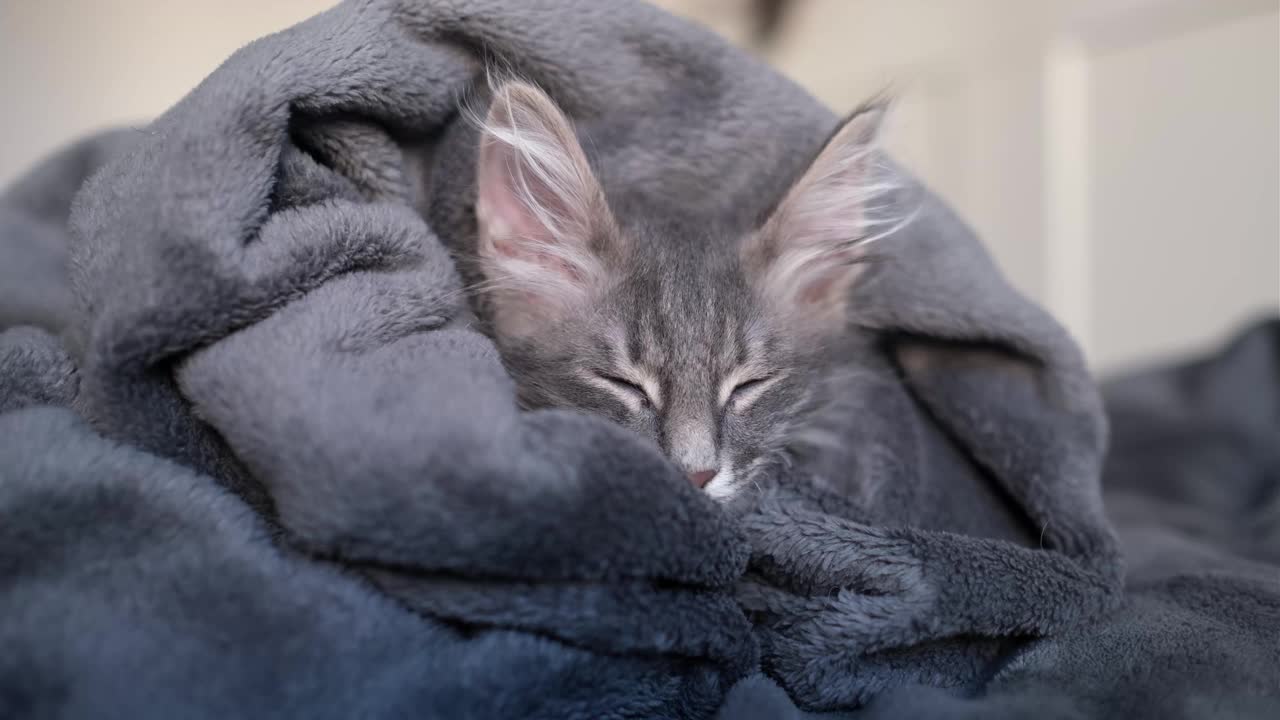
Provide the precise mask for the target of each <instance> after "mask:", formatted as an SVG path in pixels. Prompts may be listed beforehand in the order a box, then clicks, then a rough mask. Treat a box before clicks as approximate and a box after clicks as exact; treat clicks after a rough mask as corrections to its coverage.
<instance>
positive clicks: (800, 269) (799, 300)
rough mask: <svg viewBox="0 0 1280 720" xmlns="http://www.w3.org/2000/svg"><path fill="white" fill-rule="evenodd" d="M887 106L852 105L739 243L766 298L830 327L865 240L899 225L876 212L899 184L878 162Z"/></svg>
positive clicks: (835, 325)
mask: <svg viewBox="0 0 1280 720" xmlns="http://www.w3.org/2000/svg"><path fill="white" fill-rule="evenodd" d="M886 110H887V104H886V103H885V102H883V101H876V102H873V103H869V104H866V105H863V106H862V107H860V108H859V109H858V110H857V111H855V112H854V113H853V114H852V115H851V116H850V117H849V118H848V119H847V120H846V121H845V122H844V123H843V124H842V125H841V126H840V128H839V129H838V130H837V131H836V133H835V134H834V135H833V136H832V137H831V139H830V140H829V141H827V143H826V145H825V146H824V147H823V148H822V150H821V152H819V153H818V155H817V157H816V158H814V160H813V162H812V163H811V164H810V166H809V168H808V169H807V170H806V171H805V173H804V174H803V175H802V176H801V177H800V179H799V180H797V181H796V183H795V184H794V185H793V186H792V187H791V189H790V190H789V191H788V192H787V194H786V195H785V196H784V197H783V199H782V202H781V203H779V205H778V207H777V209H776V210H775V211H774V213H773V215H772V216H771V217H770V218H769V220H768V221H767V222H766V223H765V224H764V226H763V227H762V228H760V230H759V231H758V232H757V233H756V234H755V235H753V236H751V237H750V238H748V239H747V241H746V242H745V243H744V244H743V247H742V261H743V266H744V268H745V269H746V271H747V273H748V275H749V276H750V277H751V279H752V281H753V283H754V284H755V286H756V288H757V291H758V292H759V293H760V294H761V295H762V296H763V297H764V299H765V300H766V301H768V302H769V303H770V304H771V305H773V306H774V307H775V308H776V309H778V310H781V311H782V312H784V313H789V314H793V315H795V316H796V317H797V318H798V319H801V320H803V321H805V322H806V323H809V324H812V323H817V324H818V325H819V326H820V327H821V328H822V329H824V330H827V331H833V330H838V329H839V328H840V327H843V324H844V321H845V314H846V305H847V301H848V295H849V291H850V289H851V288H852V286H853V284H854V282H855V281H856V280H857V278H858V275H859V274H860V271H861V269H862V267H861V264H862V261H864V260H865V259H866V256H867V250H868V248H867V246H868V244H869V243H871V242H872V241H874V240H876V239H878V238H880V237H883V236H884V235H887V234H888V233H889V232H892V231H893V230H896V229H897V227H898V225H897V224H894V225H893V227H891V228H890V229H888V231H886V219H885V218H883V217H876V213H877V212H878V211H882V210H883V209H884V208H883V207H881V205H882V204H883V202H884V200H885V199H886V196H887V195H888V194H890V193H891V192H892V191H893V190H895V189H896V187H897V186H896V185H895V183H894V182H893V181H892V180H891V178H890V177H889V175H888V173H887V172H886V169H885V168H884V167H883V166H882V164H881V161H880V148H879V139H880V128H881V125H882V122H883V119H884V115H885V112H886Z"/></svg>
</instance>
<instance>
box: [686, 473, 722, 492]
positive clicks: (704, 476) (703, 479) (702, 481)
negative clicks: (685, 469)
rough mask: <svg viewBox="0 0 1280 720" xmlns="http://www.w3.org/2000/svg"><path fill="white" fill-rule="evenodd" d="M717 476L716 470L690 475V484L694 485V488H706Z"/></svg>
mask: <svg viewBox="0 0 1280 720" xmlns="http://www.w3.org/2000/svg"><path fill="white" fill-rule="evenodd" d="M715 476H716V471H715V470H699V471H698V472H691V473H689V482H691V483H693V486H694V487H697V488H704V487H706V486H707V483H709V482H711V478H714V477H715Z"/></svg>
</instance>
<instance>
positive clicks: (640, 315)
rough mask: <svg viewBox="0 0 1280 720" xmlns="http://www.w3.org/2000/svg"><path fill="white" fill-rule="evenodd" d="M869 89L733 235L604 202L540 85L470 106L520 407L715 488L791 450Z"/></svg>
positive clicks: (833, 316)
mask: <svg viewBox="0 0 1280 720" xmlns="http://www.w3.org/2000/svg"><path fill="white" fill-rule="evenodd" d="M881 114H882V113H881V111H880V108H879V107H869V108H867V109H865V110H864V111H860V112H858V113H855V114H854V115H853V116H852V117H850V119H849V120H847V121H846V122H845V123H844V125H843V126H842V127H841V128H839V130H838V131H837V132H836V133H835V135H834V136H833V137H832V138H831V139H830V140H829V141H828V142H827V144H826V146H825V147H824V148H823V149H822V151H821V152H820V153H819V154H818V156H817V157H816V158H815V159H814V160H813V162H812V164H811V166H810V167H809V168H808V170H807V171H806V172H805V173H804V174H803V175H802V176H801V177H800V179H799V180H798V181H797V182H796V183H795V184H794V186H793V187H792V188H791V189H790V190H789V192H788V193H787V194H786V195H785V197H784V198H783V199H782V200H781V202H780V203H779V205H778V206H777V208H776V209H775V210H774V211H773V213H772V215H771V216H770V217H769V218H768V220H767V221H765V222H764V223H763V224H761V226H760V227H759V228H757V229H756V230H755V231H754V232H751V233H749V234H747V235H745V236H733V235H732V234H727V233H720V232H717V231H716V229H715V228H713V227H707V226H705V223H700V222H699V221H698V219H696V218H694V219H689V220H681V219H677V218H670V217H663V218H661V219H657V218H655V213H651V212H643V211H640V212H628V211H627V208H625V207H623V206H621V205H616V206H615V205H611V202H610V199H608V198H606V197H605V194H604V191H603V190H602V188H601V186H600V184H599V182H598V181H597V179H596V176H595V173H594V172H593V170H592V168H591V165H590V164H589V163H588V161H587V158H586V155H585V154H584V152H583V150H582V147H581V146H580V145H579V142H578V140H577V138H576V136H575V133H574V130H573V127H572V125H571V124H570V122H569V120H568V119H567V118H566V117H565V116H564V114H563V113H562V112H561V111H560V110H559V108H557V107H556V105H555V103H554V102H553V101H552V100H551V99H550V98H549V97H547V96H546V95H545V94H544V93H543V92H542V91H540V90H539V89H537V88H535V87H533V86H531V85H528V84H524V83H522V82H509V83H507V84H504V85H502V86H501V87H499V88H497V90H496V91H495V93H494V99H493V101H492V103H491V105H490V108H489V111H488V115H487V117H486V119H485V120H484V121H483V123H482V128H481V137H480V152H479V158H478V167H477V200H476V208H475V210H476V218H477V221H478V229H479V238H478V247H477V254H478V260H479V266H480V269H481V271H482V273H483V275H484V277H485V280H486V282H484V283H483V289H484V293H485V300H486V302H487V307H488V314H489V315H490V322H491V325H492V331H493V334H494V338H495V340H496V342H497V345H498V348H499V351H500V352H501V354H502V357H503V360H504V362H505V363H506V365H507V367H508V369H509V371H510V372H511V374H512V376H513V377H514V378H515V380H516V384H517V386H518V388H519V396H520V401H521V403H522V404H523V405H524V406H526V407H531V408H532V407H568V408H576V409H579V410H583V411H586V412H591V413H596V414H598V415H602V416H604V417H606V418H609V419H611V420H613V421H615V422H617V423H619V424H621V425H623V426H625V427H627V428H630V429H631V430H633V431H635V432H637V433H640V434H641V435H644V436H646V437H648V438H650V439H652V440H653V441H654V442H656V443H657V444H658V446H659V447H660V448H661V449H662V451H663V452H664V453H665V454H666V455H667V457H668V458H670V460H671V461H673V462H674V463H675V464H676V465H678V466H679V467H680V468H681V469H682V470H683V471H684V472H685V473H686V474H687V476H688V477H689V480H690V482H692V483H693V484H694V485H696V486H698V487H700V488H703V489H704V490H705V491H706V492H707V493H708V494H710V495H711V496H713V497H717V498H725V497H729V496H731V495H733V494H734V493H735V492H736V491H737V490H738V489H740V488H741V487H743V486H744V485H745V484H746V483H750V482H752V481H753V477H755V476H756V474H757V473H760V472H762V471H764V470H765V469H766V468H768V467H769V466H770V464H771V463H772V462H774V461H776V460H778V459H779V458H780V457H782V456H783V453H784V452H785V451H786V449H787V446H788V442H789V441H790V439H791V438H792V437H793V436H794V434H795V433H796V432H797V431H798V430H799V429H800V428H802V427H803V426H804V424H805V421H806V418H807V416H808V415H809V414H810V413H812V412H813V408H814V407H815V405H816V404H817V403H818V402H820V400H821V398H820V397H817V396H818V395H821V392H820V391H819V390H818V388H819V387H820V383H818V382H817V381H816V378H818V377H820V376H821V374H822V373H823V371H824V369H825V368H827V367H828V366H829V364H830V362H831V359H830V358H829V357H828V352H827V350H828V348H830V346H832V345H833V344H835V342H836V341H838V339H839V337H840V336H841V334H842V333H843V332H844V329H845V326H846V312H847V310H848V308H847V297H848V295H849V291H850V288H851V287H852V285H853V283H854V282H855V281H856V280H857V279H858V276H859V273H860V271H861V270H862V261H863V260H864V259H865V256H866V251H867V249H866V242H867V240H868V239H869V234H870V231H871V229H872V228H873V226H874V225H875V224H876V223H875V222H874V221H872V220H869V219H868V210H869V209H870V208H869V201H870V200H871V199H872V198H873V197H875V196H876V195H877V193H879V192H882V191H883V190H884V189H885V185H884V184H883V183H881V182H879V181H877V179H876V174H875V171H876V167H875V162H874V157H873V155H874V154H873V152H872V150H873V147H872V146H873V142H874V140H875V138H876V132H877V130H878V126H879V119H880V116H881Z"/></svg>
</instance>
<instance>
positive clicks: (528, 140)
mask: <svg viewBox="0 0 1280 720" xmlns="http://www.w3.org/2000/svg"><path fill="white" fill-rule="evenodd" d="M476 183H477V194H476V219H477V221H478V226H479V237H478V253H479V256H480V260H481V266H482V268H483V270H484V273H485V275H486V278H487V280H488V283H489V285H490V286H491V287H492V291H491V294H492V296H493V298H494V310H495V314H496V318H495V320H496V321H497V327H498V330H499V331H500V332H506V333H508V334H514V335H524V334H528V333H531V332H533V331H534V330H536V329H537V327H538V326H539V325H540V324H541V323H544V322H547V321H554V320H555V319H557V318H559V317H562V316H563V315H564V313H566V312H568V311H570V310H571V309H572V308H574V307H576V306H579V305H581V304H583V303H585V302H587V301H588V300H589V298H590V296H591V294H592V293H593V292H595V291H597V290H599V289H600V287H601V286H602V285H603V284H604V283H605V281H606V279H607V278H606V277H605V275H606V272H605V265H604V262H603V259H602V258H601V257H600V256H599V254H598V252H595V250H598V247H595V246H598V245H599V239H600V238H602V237H613V236H616V234H617V233H616V230H615V229H614V223H613V218H612V216H611V214H610V213H609V209H608V206H607V204H606V203H605V199H604V193H603V191H602V190H601V189H600V185H599V183H598V182H597V180H596V178H595V175H594V173H593V172H592V170H591V165H590V164H589V163H588V161H587V158H586V155H585V153H583V151H582V147H581V146H580V145H579V143H578V140H577V136H576V134H575V133H574V130H573V126H572V124H571V123H570V122H569V120H568V118H566V117H565V116H564V114H563V113H562V112H561V111H560V109H559V108H558V107H557V106H556V104H555V103H554V102H553V101H552V100H551V98H550V97H548V96H547V95H546V94H545V93H544V92H542V91H541V90H539V89H538V88H536V87H534V86H532V85H530V84H527V83H524V82H508V83H505V84H503V85H501V86H500V87H498V88H497V89H496V90H494V93H493V100H492V102H491V104H490V106H489V111H488V114H487V116H486V118H485V120H484V121H483V123H482V124H481V133H480V151H479V158H478V166H477V172H476Z"/></svg>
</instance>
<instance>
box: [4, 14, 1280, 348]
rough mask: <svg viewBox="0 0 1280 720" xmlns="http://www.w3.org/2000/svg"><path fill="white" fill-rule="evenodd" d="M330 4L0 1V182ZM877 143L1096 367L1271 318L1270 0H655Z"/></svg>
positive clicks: (1275, 114)
mask: <svg viewBox="0 0 1280 720" xmlns="http://www.w3.org/2000/svg"><path fill="white" fill-rule="evenodd" d="M332 4H333V0H270V1H269V2H263V1H262V0H220V2H217V3H212V2H173V1H172V0H52V1H50V2H36V1H34V0H0V98H3V99H4V109H3V111H2V112H3V126H2V132H0V185H3V184H6V183H8V182H9V181H10V180H12V179H14V178H16V177H17V176H18V175H19V174H20V173H22V172H23V171H24V170H25V169H26V168H27V167H29V166H30V164H31V163H33V162H35V161H37V160H38V159H39V158H40V157H41V156H43V155H44V154H45V153H47V152H49V151H51V150H53V149H55V148H56V147H58V146H59V145H61V144H62V143H64V142H67V141H69V140H71V139H72V138H73V137H75V136H77V135H79V134H81V133H84V132H88V131H91V130H94V129H97V128H100V127H103V126H107V125H113V124H122V123H132V124H142V123H144V122H145V121H146V119H147V118H149V117H152V116H154V115H156V114H158V113H160V112H162V111H164V110H165V108H167V107H168V106H169V105H171V104H172V103H174V102H175V101H176V100H178V99H179V98H180V97H181V96H182V95H183V94H185V93H186V91H187V90H189V89H190V88H191V87H192V86H193V85H195V84H196V83H197V82H199V80H200V79H201V78H203V77H204V76H205V75H207V74H208V73H209V72H210V71H211V70H213V69H214V68H215V67H216V66H217V65H218V64H219V63H220V62H221V61H222V60H223V59H224V58H226V56H228V55H229V54H230V53H231V52H233V51H234V50H235V49H236V48H237V47H239V46H241V45H243V44H244V43H246V42H248V41H250V40H252V39H254V38H255V37H258V36H260V35H263V34H265V33H268V32H271V31H273V30H277V29H280V28H283V27H286V26H288V25H290V24H292V23H294V22H296V21H298V20H300V19H302V18H305V17H306V16H308V15H311V14H313V13H315V12H318V11H320V10H322V9H324V8H326V7H328V6H330V5H332ZM658 4H659V5H662V6H664V7H666V8H667V9H669V10H671V11H673V12H676V13H679V14H683V15H687V16H689V17H692V18H694V19H696V20H698V21H699V22H702V23H703V24H706V25H708V26H709V27H711V28H712V29H714V30H715V31H716V32H719V33H721V34H723V35H724V36H726V37H727V38H729V39H730V40H731V41H732V42H734V43H736V44H738V45H741V46H743V47H746V48H748V49H750V50H751V51H752V52H756V53H758V54H760V55H761V56H763V57H764V58H765V59H767V60H768V61H769V62H771V63H772V64H774V65H775V66H776V67H778V68H779V69H780V70H781V71H782V72H784V73H786V74H787V75H789V76H791V77H792V78H793V79H795V80H796V81H797V82H799V83H800V84H802V85H804V86H805V87H807V88H808V89H809V90H810V91H811V92H813V93H814V94H816V95H817V96H818V97H820V98H822V99H823V100H824V101H826V102H827V103H828V104H830V105H831V106H832V107H833V108H835V109H837V110H840V111H844V110H847V109H850V108H852V107H853V106H854V105H856V104H857V103H858V102H859V101H860V100H862V99H864V98H865V97H867V96H869V95H872V94H874V93H876V92H877V91H879V90H883V89H885V88H889V89H891V90H892V91H893V94H894V95H896V97H897V98H898V103H897V109H896V112H895V113H894V115H893V116H892V118H891V121H890V122H891V124H890V128H889V145H890V147H891V148H892V149H893V151H894V153H895V154H896V155H897V157H899V158H900V159H901V160H902V161H903V162H904V163H905V164H906V165H908V166H909V167H910V168H912V169H913V170H914V171H915V172H916V173H917V174H918V175H920V176H921V177H922V178H923V179H924V180H925V181H926V182H927V183H929V184H930V185H931V186H932V187H933V188H934V189H935V190H936V191H937V192H938V193H940V194H941V195H942V196H943V197H944V198H946V199H947V200H948V201H949V202H950V203H951V204H952V205H953V206H955V207H956V209H957V210H959V212H960V214H961V215H962V216H963V217H964V218H965V219H966V220H967V221H968V222H969V223H971V224H972V225H973V226H974V227H975V228H976V229H977V230H978V232H979V234H980V235H981V236H982V237H983V239H984V240H985V241H986V243H987V244H988V246H989V247H990V248H991V251H992V253H993V254H994V255H995V257H996V260H997V262H999V264H1000V265H1001V267H1002V268H1003V270H1004V271H1005V273H1006V274H1007V275H1008V276H1009V277H1010V279H1011V280H1012V281H1013V282H1014V284H1015V285H1016V286H1017V287H1019V288H1020V289H1021V290H1022V291H1023V292H1025V293H1026V294H1028V295H1030V296H1031V297H1032V298H1034V299H1036V300H1037V301H1039V302H1040V303H1042V304H1044V305H1045V306H1047V307H1048V308H1049V309H1050V310H1051V311H1052V312H1053V313H1054V314H1055V315H1057V316H1058V317H1059V318H1060V319H1061V320H1062V321H1063V322H1064V324H1066V325H1067V327H1068V328H1069V329H1070V330H1071V331H1072V333H1073V334H1074V335H1075V336H1076V338H1077V339H1078V340H1079V341H1080V343H1081V345H1082V346H1083V347H1084V349H1085V352H1086V354H1087V355H1088V356H1089V358H1090V361H1091V362H1092V363H1093V365H1094V367H1095V368H1097V369H1099V370H1104V371H1105V370H1115V369H1121V368H1123V367H1127V366H1130V365H1133V364H1136V363H1140V362H1146V361H1149V360H1154V359H1161V358H1166V357H1170V356H1171V355H1174V354H1177V353H1183V352H1188V351H1193V350H1196V349H1199V348H1202V347H1206V346H1208V345H1210V344H1212V343H1213V342H1215V341H1217V340H1219V339H1221V338H1223V337H1225V336H1226V335H1227V334H1229V333H1230V332H1231V331H1232V330H1234V329H1235V328H1236V327H1237V326H1238V325H1239V324H1241V323H1243V322H1245V321H1247V320H1249V319H1251V318H1254V317H1257V316H1259V315H1262V314H1264V313H1268V312H1271V313H1274V312H1277V311H1280V0H659V1H658Z"/></svg>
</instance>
